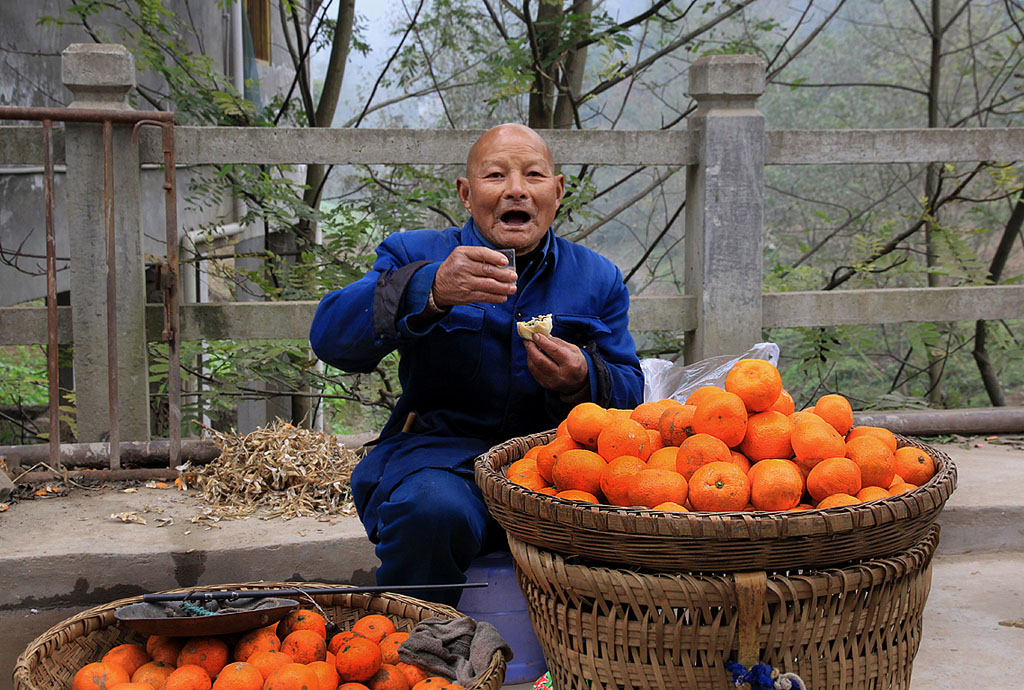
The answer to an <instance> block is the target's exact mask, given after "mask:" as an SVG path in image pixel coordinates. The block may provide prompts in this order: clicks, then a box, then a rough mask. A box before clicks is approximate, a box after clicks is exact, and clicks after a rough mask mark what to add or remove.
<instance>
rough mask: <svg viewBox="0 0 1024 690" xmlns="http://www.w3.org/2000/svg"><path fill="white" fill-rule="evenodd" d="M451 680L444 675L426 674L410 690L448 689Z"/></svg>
mask: <svg viewBox="0 0 1024 690" xmlns="http://www.w3.org/2000/svg"><path fill="white" fill-rule="evenodd" d="M451 686H452V682H451V681H450V680H448V679H447V678H445V677H444V676H427V677H426V678H424V679H423V680H421V681H420V682H418V683H416V685H414V686H412V688H411V689H410V690H450V688H451Z"/></svg>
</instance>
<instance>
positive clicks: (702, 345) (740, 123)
mask: <svg viewBox="0 0 1024 690" xmlns="http://www.w3.org/2000/svg"><path fill="white" fill-rule="evenodd" d="M764 69H765V68H764V63H763V62H762V61H761V59H760V58H758V57H756V56H753V55H713V56H709V57H703V58H700V59H699V60H697V61H696V62H695V63H694V64H693V65H692V66H691V67H690V74H689V77H690V85H689V94H690V96H692V97H693V98H694V99H696V101H697V110H696V112H694V114H693V115H691V116H690V117H689V120H688V127H689V129H690V131H692V132H694V133H695V135H696V136H695V137H694V145H695V148H696V154H697V160H698V162H697V163H696V164H694V165H691V166H689V167H688V168H687V170H686V280H685V286H686V294H688V295H693V296H694V297H696V298H697V328H696V329H695V330H694V331H693V332H690V333H687V334H686V335H687V337H686V341H685V349H684V356H685V360H686V361H687V362H694V361H697V360H700V359H704V358H705V357H711V356H714V355H721V354H733V353H735V354H740V353H743V352H744V351H746V350H747V349H748V348H749V347H750V346H751V345H753V344H754V343H756V342H759V341H760V340H761V293H762V290H763V268H762V247H763V240H762V237H763V217H764V116H763V115H762V114H761V113H760V112H758V110H757V107H756V101H757V97H758V96H760V95H761V94H762V93H763V92H764Z"/></svg>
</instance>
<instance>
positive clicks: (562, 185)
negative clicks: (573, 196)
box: [555, 175, 565, 206]
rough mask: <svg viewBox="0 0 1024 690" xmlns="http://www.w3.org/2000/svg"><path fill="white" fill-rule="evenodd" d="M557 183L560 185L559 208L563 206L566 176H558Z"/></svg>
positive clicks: (556, 177)
mask: <svg viewBox="0 0 1024 690" xmlns="http://www.w3.org/2000/svg"><path fill="white" fill-rule="evenodd" d="M555 181H556V182H557V184H558V202H557V203H558V206H561V205H562V197H564V196H565V175H556V176H555Z"/></svg>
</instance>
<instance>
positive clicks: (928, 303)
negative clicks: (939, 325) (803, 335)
mask: <svg viewBox="0 0 1024 690" xmlns="http://www.w3.org/2000/svg"><path fill="white" fill-rule="evenodd" d="M761 311H762V315H763V316H762V324H763V325H764V327H765V328H798V327H811V326H845V325H853V324H871V323H899V322H902V321H977V320H978V319H983V320H995V319H1024V286H1021V285H992V286H978V287H959V288H887V289H880V290H830V291H811V292H775V293H766V294H765V295H764V296H763V298H762V309H761Z"/></svg>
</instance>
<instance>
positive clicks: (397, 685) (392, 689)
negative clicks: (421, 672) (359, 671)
mask: <svg viewBox="0 0 1024 690" xmlns="http://www.w3.org/2000/svg"><path fill="white" fill-rule="evenodd" d="M366 687H368V688H369V689H370V690H409V681H408V680H407V679H406V677H405V674H403V673H402V672H401V671H399V670H398V668H396V667H395V666H394V665H392V664H381V665H380V668H379V669H377V672H376V673H374V674H373V675H372V676H370V677H369V679H367V681H366Z"/></svg>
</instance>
